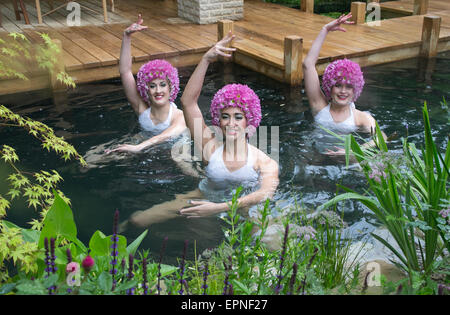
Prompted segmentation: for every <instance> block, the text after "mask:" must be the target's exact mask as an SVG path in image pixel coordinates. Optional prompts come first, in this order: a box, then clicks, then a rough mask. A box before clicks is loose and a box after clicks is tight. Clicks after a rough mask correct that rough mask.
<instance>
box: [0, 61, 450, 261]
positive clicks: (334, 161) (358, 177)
mask: <svg viewBox="0 0 450 315" xmlns="http://www.w3.org/2000/svg"><path fill="white" fill-rule="evenodd" d="M430 67H431V68H432V69H434V70H433V71H427V70H426V69H430ZM192 71H193V68H187V69H180V89H181V92H180V94H179V96H178V99H177V100H176V104H177V105H178V107H180V106H181V104H180V101H179V99H180V97H181V93H182V92H183V89H184V87H185V85H186V83H187V81H188V79H189V75H190V73H192ZM363 72H364V76H365V81H366V85H365V88H364V91H363V93H362V95H361V97H360V98H359V99H358V101H357V104H356V106H357V108H358V109H360V110H364V111H369V112H370V113H371V114H372V115H373V116H374V117H375V119H376V120H377V121H378V123H379V125H380V127H381V129H382V130H383V131H384V132H385V133H386V134H387V135H391V134H393V133H397V134H398V137H397V138H396V139H394V140H392V141H391V142H390V144H389V148H390V150H391V151H392V152H398V153H401V149H402V142H401V138H402V137H406V136H408V139H409V141H410V142H415V143H416V144H418V146H419V147H420V144H421V143H422V140H423V130H424V128H423V119H422V107H423V103H424V102H427V104H428V109H429V111H430V119H431V125H432V129H433V131H434V135H435V137H436V143H437V144H438V146H439V147H440V148H444V147H445V146H446V143H447V141H448V135H449V131H450V127H449V126H450V125H449V123H450V121H449V111H448V109H446V108H444V106H442V104H441V102H442V101H443V98H445V99H447V100H450V53H443V54H440V55H439V56H438V57H437V58H436V59H435V60H433V61H432V64H430V63H426V62H424V61H420V60H418V59H410V60H405V61H401V62H395V63H389V64H384V65H378V66H373V67H367V68H363ZM232 82H239V83H245V84H247V85H249V86H250V87H251V88H252V89H254V90H255V92H256V93H257V94H258V95H259V97H260V99H261V105H262V113H263V119H262V122H261V126H267V130H268V134H269V135H268V139H267V143H268V152H269V153H270V154H274V155H272V156H273V157H276V159H278V162H279V165H280V185H279V187H278V191H277V194H276V196H275V198H274V202H273V203H272V206H274V207H278V208H287V209H289V207H290V206H293V205H294V204H295V203H297V204H299V205H302V206H303V207H306V208H308V209H310V210H311V211H313V210H314V209H315V208H317V207H318V206H320V205H321V204H323V203H324V202H326V201H328V200H329V199H331V198H332V197H334V196H335V194H336V192H337V188H336V184H342V185H344V186H347V187H350V188H353V189H356V190H359V191H361V192H362V191H363V189H364V187H365V177H364V175H363V173H362V172H360V171H359V169H358V168H357V167H354V166H353V167H352V166H350V167H346V165H345V161H344V159H342V158H336V157H331V156H328V155H326V154H324V151H325V149H326V148H327V147H330V146H331V147H332V146H334V145H335V143H336V142H337V139H335V138H334V137H332V136H330V135H328V134H327V133H326V132H324V131H323V130H322V129H320V128H318V127H317V126H316V125H315V124H314V123H313V119H312V116H311V114H310V112H309V111H308V102H307V99H306V96H305V94H304V91H302V90H301V88H290V87H289V86H286V85H284V84H281V83H279V82H276V81H274V80H272V79H269V78H266V77H264V76H262V75H260V74H257V73H255V72H252V71H250V70H247V69H245V68H242V67H240V66H237V65H233V64H228V65H225V66H224V65H223V64H215V65H214V66H212V67H211V68H210V69H209V71H208V74H207V77H206V79H205V86H204V88H203V91H202V95H201V97H200V99H199V106H200V107H201V109H202V111H203V112H204V113H206V119H207V121H206V123H207V124H209V122H210V121H209V118H210V116H209V102H210V100H211V99H212V97H213V95H214V93H215V92H216V91H217V90H218V89H219V88H221V87H222V86H223V85H224V84H227V83H232ZM0 104H4V105H7V106H8V107H10V108H11V109H12V110H13V111H14V112H16V113H19V114H21V115H24V116H28V117H30V118H32V119H35V120H38V121H42V122H44V123H45V124H47V125H48V126H50V127H52V128H53V129H54V130H55V133H56V134H57V135H58V136H64V138H65V139H66V140H67V141H68V142H69V143H71V144H72V145H74V146H75V148H76V149H77V151H78V152H79V153H80V154H81V155H85V154H86V153H87V152H102V151H103V150H104V149H106V148H111V147H113V146H114V145H115V144H117V143H119V142H127V141H132V140H133V139H136V136H139V135H140V136H142V135H143V134H142V131H141V130H140V127H139V125H138V122H137V117H136V116H135V114H134V112H133V110H132V109H131V106H130V105H129V104H128V103H127V100H126V97H125V94H124V92H123V89H122V86H121V82H120V80H119V79H117V80H109V81H105V82H97V83H91V84H83V85H79V86H77V87H76V88H75V89H74V90H71V91H70V92H69V93H68V95H67V100H66V101H62V102H60V104H57V105H55V104H53V102H52V99H50V98H48V97H46V95H45V93H44V92H39V93H38V92H34V93H31V92H30V93H23V94H21V95H18V96H14V98H13V99H12V98H11V97H8V99H6V98H3V99H2V97H0ZM273 127H278V128H279V129H278V135H279V137H278V139H279V142H278V152H276V150H273V151H271V146H273V147H275V142H271V140H270V135H271V133H272V132H275V129H274V128H273ZM144 136H145V135H144ZM361 136H362V137H363V138H365V139H366V140H367V139H368V136H367V135H361ZM0 139H1V142H0V143H1V144H8V145H10V146H12V147H14V148H15V149H16V150H17V153H18V155H19V157H20V166H21V168H22V169H24V170H30V171H37V170H41V169H45V170H49V169H55V170H57V171H58V172H59V173H60V175H61V176H62V177H63V179H64V181H63V182H62V183H61V184H60V186H59V188H60V189H61V190H62V191H63V192H64V193H65V195H66V196H67V197H68V198H70V200H71V203H72V210H73V213H74V217H75V221H76V224H77V228H78V238H79V239H80V240H82V241H83V242H84V243H85V244H87V243H88V241H89V239H90V237H91V235H92V234H93V233H94V232H95V231H96V230H101V231H102V232H103V233H105V234H106V235H109V234H111V233H112V223H113V214H114V212H115V210H116V209H118V210H119V211H120V220H121V221H122V220H125V219H126V218H128V217H129V216H130V215H131V214H132V213H133V212H135V211H137V210H144V209H147V208H149V207H151V206H153V205H156V204H159V203H161V202H164V201H169V200H171V199H173V198H174V196H175V194H181V193H185V192H189V191H191V190H194V189H196V188H197V187H198V184H199V181H200V179H199V178H195V177H192V176H189V175H185V174H183V173H182V172H181V171H180V169H179V168H178V166H177V165H176V163H175V162H174V161H173V160H172V159H171V150H170V145H168V144H162V145H158V146H155V147H153V148H150V149H148V150H147V151H145V152H144V153H141V154H135V155H128V156H126V157H124V158H121V159H111V157H108V158H107V159H105V160H100V161H98V163H96V165H92V166H95V167H89V168H84V169H83V168H81V167H80V165H79V163H78V162H76V161H69V162H64V161H63V160H61V159H60V158H59V157H58V156H56V154H54V153H53V152H47V151H46V150H43V149H42V147H41V146H40V143H39V142H38V141H37V140H35V139H34V138H32V137H30V136H28V135H27V134H26V132H25V131H21V130H19V129H17V128H0ZM88 162H89V159H88ZM7 175H8V166H6V165H5V164H3V165H0V182H2V183H5V182H6V177H7ZM6 188H7V187H6V185H4V184H2V185H1V187H0V194H4V193H6ZM337 210H338V211H339V212H340V213H341V214H343V216H344V220H345V222H346V223H347V224H348V226H349V228H348V231H349V232H351V234H350V235H351V237H353V238H354V239H355V240H361V239H364V238H367V237H368V236H369V235H370V232H372V231H374V229H376V228H377V225H378V224H377V221H376V220H375V217H374V216H373V215H372V214H371V213H370V211H369V210H368V209H366V208H365V207H364V206H363V205H361V204H360V203H358V202H355V201H347V202H345V203H342V204H339V205H338V207H337ZM37 216H38V213H37V212H35V211H34V210H33V209H31V208H28V207H27V206H26V204H25V203H23V204H22V203H20V202H17V201H16V202H15V203H13V206H12V207H11V209H10V210H9V211H8V216H7V220H9V221H12V222H14V223H16V224H18V225H20V226H23V227H26V226H27V222H30V221H31V218H33V217H37ZM224 226H225V223H224V222H223V220H221V219H220V217H219V216H214V217H208V218H202V219H197V220H188V219H185V218H182V217H180V218H177V219H173V220H170V221H167V222H164V223H160V224H156V225H153V226H150V227H149V233H148V234H147V236H146V238H145V239H144V240H143V242H142V244H141V247H140V249H148V250H149V251H150V253H151V254H152V255H158V253H159V250H160V248H161V244H162V242H163V239H164V238H165V237H168V240H169V241H168V244H167V250H166V253H167V256H168V258H167V259H168V260H169V261H168V262H171V260H172V259H175V258H176V257H180V255H181V253H182V250H183V243H184V241H185V240H186V239H187V240H189V244H190V254H189V256H190V258H193V257H194V249H195V251H196V253H197V254H198V253H200V252H201V251H203V250H204V249H207V248H212V247H215V246H217V245H218V244H220V242H221V241H222V240H223V237H224V235H223V231H222V228H223V227H224ZM141 232H142V230H138V229H130V230H127V231H125V232H124V233H123V235H124V236H126V237H127V239H128V242H131V241H132V240H133V239H134V238H135V237H137V236H138V235H140V233H141ZM194 244H195V246H194ZM172 262H174V261H172Z"/></svg>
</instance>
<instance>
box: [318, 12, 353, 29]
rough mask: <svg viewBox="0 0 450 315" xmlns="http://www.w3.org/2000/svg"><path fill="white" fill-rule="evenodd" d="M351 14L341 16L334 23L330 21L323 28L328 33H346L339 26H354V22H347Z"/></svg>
mask: <svg viewBox="0 0 450 315" xmlns="http://www.w3.org/2000/svg"><path fill="white" fill-rule="evenodd" d="M351 17H352V14H351V13H349V14H347V15H345V14H342V15H341V16H340V17H339V18H337V19H336V20H334V21H331V22H330V23H328V24H327V25H325V26H324V28H325V29H326V30H327V31H328V32H334V31H341V32H346V30H345V28H343V27H341V24H355V22H354V21H349V19H351Z"/></svg>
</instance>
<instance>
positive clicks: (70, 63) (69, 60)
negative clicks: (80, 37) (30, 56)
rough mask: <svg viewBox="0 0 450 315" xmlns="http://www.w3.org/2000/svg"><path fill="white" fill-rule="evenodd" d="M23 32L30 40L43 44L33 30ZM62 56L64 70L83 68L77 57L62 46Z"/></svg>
mask: <svg viewBox="0 0 450 315" xmlns="http://www.w3.org/2000/svg"><path fill="white" fill-rule="evenodd" d="M24 34H25V35H26V36H27V37H28V38H29V39H30V41H32V42H34V43H38V44H43V39H42V37H41V36H40V35H39V34H38V33H37V32H36V31H35V30H33V31H32V30H26V31H24ZM63 58H64V65H65V68H66V71H69V70H77V69H82V68H83V63H82V62H81V61H79V60H78V59H77V58H75V57H74V56H72V55H71V54H70V53H69V52H67V51H66V50H65V49H64V46H63Z"/></svg>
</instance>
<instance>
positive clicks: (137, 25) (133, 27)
mask: <svg viewBox="0 0 450 315" xmlns="http://www.w3.org/2000/svg"><path fill="white" fill-rule="evenodd" d="M143 22H144V20H143V19H142V14H139V15H138V20H137V22H136V23H133V24H131V25H130V26H129V27H127V28H126V29H125V33H126V34H128V35H131V34H133V33H135V32H140V31H142V30H146V29H147V28H148V27H147V26H143V25H142V23H143Z"/></svg>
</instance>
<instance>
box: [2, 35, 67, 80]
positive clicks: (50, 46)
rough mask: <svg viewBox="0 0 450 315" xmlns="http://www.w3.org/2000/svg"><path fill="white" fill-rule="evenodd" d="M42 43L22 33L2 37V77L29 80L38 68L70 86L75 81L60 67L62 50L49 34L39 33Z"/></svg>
mask: <svg viewBox="0 0 450 315" xmlns="http://www.w3.org/2000/svg"><path fill="white" fill-rule="evenodd" d="M37 34H38V35H39V37H40V38H41V42H40V43H31V42H30V40H29V39H28V38H27V37H26V36H25V35H24V34H21V33H10V34H8V37H7V38H6V39H0V47H1V50H0V78H3V79H7V78H17V79H21V80H29V78H28V77H29V75H30V74H31V73H32V72H33V71H34V70H33V69H35V68H38V69H42V70H45V71H47V72H49V73H50V75H51V76H53V77H55V78H56V80H58V81H60V82H61V83H62V84H64V85H65V86H68V87H72V88H74V87H75V82H74V80H73V79H72V77H70V76H69V75H68V74H67V72H65V71H64V70H63V69H58V67H57V64H58V58H60V57H59V56H61V54H62V52H61V49H60V48H59V46H58V45H57V44H56V43H55V42H54V40H52V39H51V38H50V37H49V36H48V34H45V33H37Z"/></svg>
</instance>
